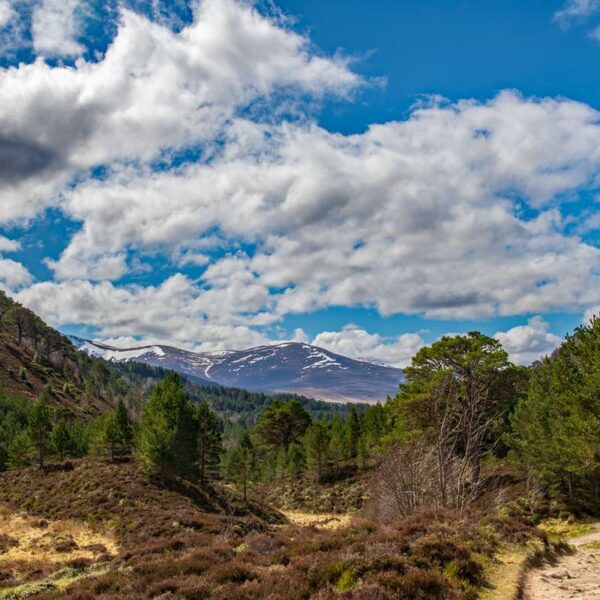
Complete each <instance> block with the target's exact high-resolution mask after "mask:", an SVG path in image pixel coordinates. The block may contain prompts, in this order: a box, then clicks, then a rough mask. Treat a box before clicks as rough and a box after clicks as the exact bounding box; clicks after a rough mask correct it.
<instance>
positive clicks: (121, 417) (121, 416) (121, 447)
mask: <svg viewBox="0 0 600 600" xmlns="http://www.w3.org/2000/svg"><path fill="white" fill-rule="evenodd" d="M115 429H116V438H117V449H118V452H119V454H120V455H127V454H131V448H132V446H133V424H132V422H131V419H130V418H129V413H128V412H127V407H126V406H125V402H124V401H123V399H122V398H120V399H119V402H118V404H117V408H116V410H115Z"/></svg>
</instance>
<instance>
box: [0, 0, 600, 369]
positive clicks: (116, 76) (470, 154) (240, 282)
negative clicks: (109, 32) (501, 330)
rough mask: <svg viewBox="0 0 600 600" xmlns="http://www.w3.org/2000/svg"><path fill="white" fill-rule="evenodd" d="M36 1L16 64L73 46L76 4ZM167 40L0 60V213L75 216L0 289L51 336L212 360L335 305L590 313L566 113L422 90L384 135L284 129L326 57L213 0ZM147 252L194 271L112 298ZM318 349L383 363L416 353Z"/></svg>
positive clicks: (578, 183) (153, 34)
mask: <svg viewBox="0 0 600 600" xmlns="http://www.w3.org/2000/svg"><path fill="white" fill-rule="evenodd" d="M1 2H2V0H0V6H2V4H1ZM36 6H37V8H36V9H35V14H36V15H37V18H38V21H39V22H41V23H43V19H42V17H44V14H46V17H44V18H49V19H50V21H52V19H54V23H55V24H57V25H56V28H54V29H53V27H50V26H48V27H47V28H44V27H41V26H40V28H39V30H40V34H41V32H42V29H45V30H47V31H45V32H46V33H47V34H48V35H49V36H50V35H51V36H53V39H54V41H52V40H50V41H47V42H44V43H45V44H46V48H47V49H46V50H45V51H44V50H43V44H44V43H42V41H40V38H39V36H37V38H38V41H37V42H36V41H35V39H36V35H35V27H34V43H37V44H38V50H39V52H40V53H42V52H46V53H47V54H48V55H51V54H52V53H53V52H55V51H56V53H58V50H57V48H58V47H59V46H60V47H62V48H63V50H62V52H63V55H64V53H67V54H68V53H71V54H77V53H78V52H77V51H78V48H75V47H69V40H70V41H71V42H72V43H73V44H78V43H79V42H78V41H77V22H76V21H77V10H78V3H77V2H76V1H75V0H68V1H67V2H64V1H63V2H61V3H57V2H56V1H55V0H43V1H41V2H39V3H38V4H37V5H36ZM583 6H584V3H581V2H579V3H575V2H571V3H570V4H569V5H567V7H566V8H565V10H567V8H568V9H569V10H570V11H571V13H572V14H573V15H576V14H583V13H582V12H581V11H582V10H583V8H582V7H583ZM591 6H592V4H591V3H588V9H589V8H590V7H591ZM569 7H570V8H569ZM578 7H579V8H578ZM577 10H579V11H580V12H579V13H577V12H576V11H577ZM44 11H46V13H44ZM48 15H49V16H48ZM34 17H35V15H34ZM40 19H42V20H41V21H40ZM34 24H35V18H34ZM175 29H176V31H174V30H173V29H172V28H170V27H165V26H162V25H161V24H160V23H157V22H151V21H150V20H149V19H148V18H146V17H144V16H141V15H139V14H136V13H134V12H133V11H130V10H122V12H121V17H120V23H119V27H118V30H117V33H116V36H115V38H114V40H113V41H112V43H111V44H110V45H109V47H108V49H107V51H106V53H105V55H104V56H102V57H100V58H98V59H97V60H95V61H86V60H83V59H78V60H76V61H75V62H74V64H69V65H65V64H63V63H61V62H58V63H57V62H56V61H44V60H42V59H41V58H38V59H37V60H36V61H34V62H33V63H31V64H19V65H15V66H12V67H8V68H4V69H0V222H4V223H6V222H11V221H14V220H20V219H23V218H27V217H32V216H34V215H37V214H40V213H41V211H43V209H44V208H46V207H47V206H49V205H56V206H57V207H58V208H59V209H60V210H61V211H62V212H63V214H64V215H65V216H66V217H67V218H68V219H69V220H71V221H73V222H78V223H81V227H80V229H79V230H78V231H77V232H76V233H75V234H74V235H73V236H72V238H71V239H70V240H69V242H68V244H67V246H66V248H65V249H64V251H63V252H62V253H61V255H60V256H59V257H57V258H55V259H53V260H47V261H46V264H47V266H48V267H49V268H50V269H51V270H52V271H53V273H54V277H55V281H52V282H42V283H36V284H34V285H32V286H30V287H29V288H28V289H24V290H22V291H21V292H20V297H21V299H22V300H23V301H25V302H27V303H30V304H32V306H33V307H34V308H36V309H38V310H40V312H41V314H42V315H43V316H45V317H47V318H49V319H50V320H51V321H52V322H53V323H54V324H57V325H64V324H67V323H88V324H91V325H94V326H96V327H98V328H99V331H100V335H102V336H103V337H111V338H114V339H117V338H124V337H127V336H132V335H135V336H138V335H140V336H144V337H145V338H146V339H153V340H157V339H164V340H166V339H168V340H171V341H173V340H174V341H179V342H180V343H181V344H186V345H188V346H189V345H190V344H194V343H195V341H194V340H200V341H202V342H204V344H206V347H207V348H222V347H242V346H249V345H253V344H254V343H260V342H264V341H266V340H265V336H264V335H263V334H262V333H260V332H259V331H258V330H259V329H260V328H261V327H263V328H264V327H265V326H267V325H272V324H274V323H275V322H277V321H278V320H280V319H281V318H282V317H283V316H284V315H286V314H289V313H302V312H305V311H312V310H317V309H322V308H327V307H329V306H335V305H344V306H368V307H372V308H375V309H377V310H378V311H379V312H380V313H381V314H384V315H388V314H393V313H412V314H424V315H426V316H428V317H444V318H452V317H461V318H471V319H472V318H477V317H482V316H486V317H490V316H494V315H498V314H500V315H509V314H522V313H542V312H544V311H550V310H563V309H569V310H572V309H574V308H577V309H581V310H583V309H584V308H585V307H587V306H592V305H595V304H597V303H598V302H600V275H599V274H600V250H599V249H598V248H597V247H596V246H594V245H591V244H588V243H586V242H585V241H584V240H583V239H582V238H581V237H580V236H579V235H578V234H577V233H576V232H577V231H579V232H580V233H581V230H580V229H578V228H577V227H576V225H577V224H573V223H566V221H565V219H564V218H563V216H562V214H561V209H562V206H561V203H562V202H563V201H564V200H565V199H567V201H569V202H571V203H572V202H574V201H575V200H576V193H577V190H579V189H581V188H585V187H587V186H589V187H593V186H595V185H597V177H598V172H599V169H600V125H599V114H598V112H596V111H595V110H594V109H592V108H591V107H590V106H587V105H585V104H582V103H578V102H574V101H570V100H567V99H549V98H524V97H522V96H521V95H519V94H518V93H516V92H512V91H506V92H502V93H500V94H498V95H497V96H496V97H494V98H491V99H489V100H488V101H487V102H477V101H472V100H463V101H459V102H456V103H448V102H446V101H444V100H443V99H441V98H432V99H430V101H428V102H422V103H420V104H419V105H416V106H415V107H414V109H413V110H412V112H410V113H409V114H408V115H407V116H406V118H405V119H403V120H400V121H392V122H388V123H382V124H378V125H373V126H371V127H369V128H368V129H367V130H366V131H365V132H363V133H359V134H355V135H343V134H338V133H332V132H330V131H327V130H325V129H324V128H322V127H319V126H318V125H317V124H316V123H315V122H314V120H313V119H311V116H310V112H308V113H305V112H303V111H302V110H300V111H298V110H296V114H297V117H296V118H295V119H293V120H290V119H289V118H288V117H287V116H286V115H289V113H290V112H294V110H292V109H302V108H306V107H307V106H308V104H305V102H306V101H307V100H308V102H310V101H313V100H315V99H317V100H320V99H322V98H323V97H324V96H326V95H328V94H335V95H337V96H340V97H345V98H347V97H349V96H350V94H351V92H352V91H353V90H355V89H357V88H358V87H359V86H360V85H362V84H363V83H364V82H363V81H362V79H361V78H360V77H359V76H358V75H356V74H355V73H354V72H353V71H352V70H351V69H350V68H349V64H348V61H347V60H345V59H344V58H341V57H339V56H337V55H335V56H333V57H327V56H323V55H321V54H320V53H319V52H318V51H316V50H315V48H314V47H312V46H311V44H310V40H309V39H308V38H307V37H305V36H302V35H299V34H298V33H296V32H294V31H293V30H291V29H290V28H289V27H288V26H287V25H286V24H285V23H284V22H283V21H282V20H281V19H279V18H277V17H274V16H268V15H265V14H262V13H260V12H259V11H258V10H256V9H255V8H253V6H252V4H251V3H247V2H238V1H236V0H204V1H202V2H201V3H199V4H198V8H197V9H196V11H195V14H194V19H193V22H192V23H191V24H189V25H186V26H184V27H183V28H181V29H179V28H175ZM57 32H58V33H57ZM60 36H63V40H62V41H58V42H57V41H56V40H57V39H59V38H60ZM65 40H66V41H65ZM40 44H42V45H40ZM53 48H54V50H53ZM71 51H72V52H71ZM290 103H291V104H290ZM187 151H192V152H189V153H188V152H187ZM188 154H189V155H190V156H196V155H198V158H197V159H191V158H190V159H189V161H188V162H186V161H185V160H184V161H183V163H181V164H180V161H179V160H178V158H181V156H184V157H186V159H187V158H188ZM156 161H159V162H160V168H158V167H157V162H156ZM173 165H177V166H173ZM97 167H101V168H97ZM158 254H160V255H161V256H162V257H166V258H167V260H169V261H170V262H171V266H172V269H173V270H176V269H177V268H183V267H190V266H192V267H194V268H195V269H198V272H199V273H200V275H199V276H198V278H197V279H196V280H194V281H192V280H191V279H189V278H187V277H183V276H181V275H174V276H172V277H170V278H169V279H167V280H166V281H165V282H164V283H163V284H161V285H153V286H148V287H143V286H142V285H139V286H130V285H119V284H118V282H119V280H121V279H122V278H123V277H124V276H125V275H128V274H131V273H132V272H137V273H138V274H139V273H142V272H143V271H144V269H148V268H150V267H149V264H151V263H152V260H153V259H154V258H155V257H156V256H157V255H158ZM10 268H12V269H13V275H12V281H13V282H15V281H17V279H18V276H17V275H16V270H15V269H16V267H15V266H14V265H12V266H10V264H6V265H5V269H6V271H7V273H8V271H9V270H10ZM5 279H8V275H6V276H5ZM142 280H143V279H141V278H140V281H142ZM21 281H24V274H23V273H21ZM20 285H23V284H22V283H21V284H20ZM63 297H64V298H66V299H67V300H66V301H65V302H62V300H61V299H62V298H63ZM163 302H164V306H163V305H162V303H163ZM140 306H144V310H143V311H140V308H139V307H140ZM146 306H148V307H149V308H148V310H147V311H146V308H145V307H146ZM146 312H147V313H148V315H149V316H146V314H139V313H146ZM169 312H176V313H177V314H176V315H172V316H171V317H169ZM534 326H535V327H537V328H538V329H539V327H540V325H539V324H538V323H533V324H531V323H530V324H529V325H528V326H526V327H529V328H534ZM511 331H512V330H511ZM326 334H327V335H329V336H330V337H329V338H328V340H327V339H325V338H323V339H325V342H327V343H331V344H337V345H340V346H347V347H348V349H349V350H348V352H352V353H358V354H360V353H363V354H364V356H365V357H367V356H369V357H370V358H369V359H370V360H378V361H383V362H389V363H390V364H401V363H402V362H403V361H405V360H406V358H405V357H406V354H405V352H408V350H407V348H410V347H411V344H412V345H413V346H414V347H416V345H418V343H420V342H419V341H418V340H417V339H416V338H414V337H413V338H410V337H409V338H403V339H400V338H398V339H391V340H390V339H384V338H378V337H377V336H376V335H375V334H370V333H368V332H366V331H361V330H359V329H356V328H348V329H347V330H346V329H344V330H343V331H341V332H324V333H323V334H321V335H322V336H326ZM506 334H507V335H508V332H506ZM295 335H296V334H295ZM297 335H298V336H301V333H300V332H297ZM516 335H517V332H513V337H514V336H516ZM548 335H551V334H548ZM417 337H418V336H417ZM527 352H528V351H527V350H524V351H523V352H522V353H519V352H518V351H515V354H523V353H527ZM531 352H533V350H532V351H531ZM358 354H354V355H358Z"/></svg>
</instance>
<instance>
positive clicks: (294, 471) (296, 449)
mask: <svg viewBox="0 0 600 600" xmlns="http://www.w3.org/2000/svg"><path fill="white" fill-rule="evenodd" d="M287 468H288V473H289V474H290V475H292V476H293V477H298V476H299V475H300V474H302V473H303V472H304V470H305V469H306V454H305V452H304V446H303V445H302V444H301V443H300V442H294V443H293V444H290V446H289V448H288V450H287Z"/></svg>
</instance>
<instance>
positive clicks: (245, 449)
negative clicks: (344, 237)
mask: <svg viewBox="0 0 600 600" xmlns="http://www.w3.org/2000/svg"><path fill="white" fill-rule="evenodd" d="M255 471H256V450H255V448H254V444H253V443H252V440H251V439H250V434H249V433H248V432H247V431H246V432H244V434H243V435H242V438H241V439H240V442H239V444H238V445H237V446H236V448H234V450H233V451H232V452H231V454H230V455H229V460H228V462H227V474H228V476H229V477H231V478H232V479H233V480H234V481H235V482H236V483H237V484H238V485H241V486H242V492H243V496H244V502H246V501H247V500H248V486H249V484H250V482H251V480H252V478H253V477H254V474H255Z"/></svg>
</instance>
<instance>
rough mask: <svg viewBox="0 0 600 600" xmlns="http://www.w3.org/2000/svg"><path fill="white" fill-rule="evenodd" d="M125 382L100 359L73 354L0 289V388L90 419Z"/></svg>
mask: <svg viewBox="0 0 600 600" xmlns="http://www.w3.org/2000/svg"><path fill="white" fill-rule="evenodd" d="M125 387H126V384H125V382H124V381H122V380H121V379H120V376H118V375H115V374H113V373H111V372H110V370H109V369H107V367H106V365H105V363H103V362H102V361H99V360H95V359H93V358H91V357H90V356H88V355H87V354H85V353H83V352H78V351H77V349H76V348H75V347H74V346H73V344H72V343H71V342H70V341H69V339H68V338H67V337H65V336H63V335H62V334H60V333H59V332H58V331H56V330H55V329H52V327H49V326H48V325H47V324H46V323H44V321H42V319H40V318H39V317H38V316H37V315H36V314H35V313H34V312H32V311H31V310H29V309H28V308H25V307H24V306H21V305H20V304H18V303H17V302H15V301H13V300H12V299H10V298H9V297H8V296H7V295H6V294H4V292H2V291H0V389H1V390H2V391H3V392H4V393H7V394H9V395H11V396H22V397H25V398H27V399H29V400H33V399H34V398H35V397H37V396H38V395H39V394H40V393H41V391H42V390H46V392H47V393H48V396H49V399H50V401H51V402H53V403H54V404H57V405H60V406H61V407H63V408H64V409H67V410H68V411H70V412H71V413H73V414H74V415H77V416H80V417H83V418H89V417H93V416H95V415H97V414H100V413H102V412H104V411H106V410H107V409H108V408H111V407H112V406H114V404H115V403H116V402H117V400H118V398H119V397H121V396H122V395H124V394H125V393H126V391H127V390H126V389H125Z"/></svg>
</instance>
